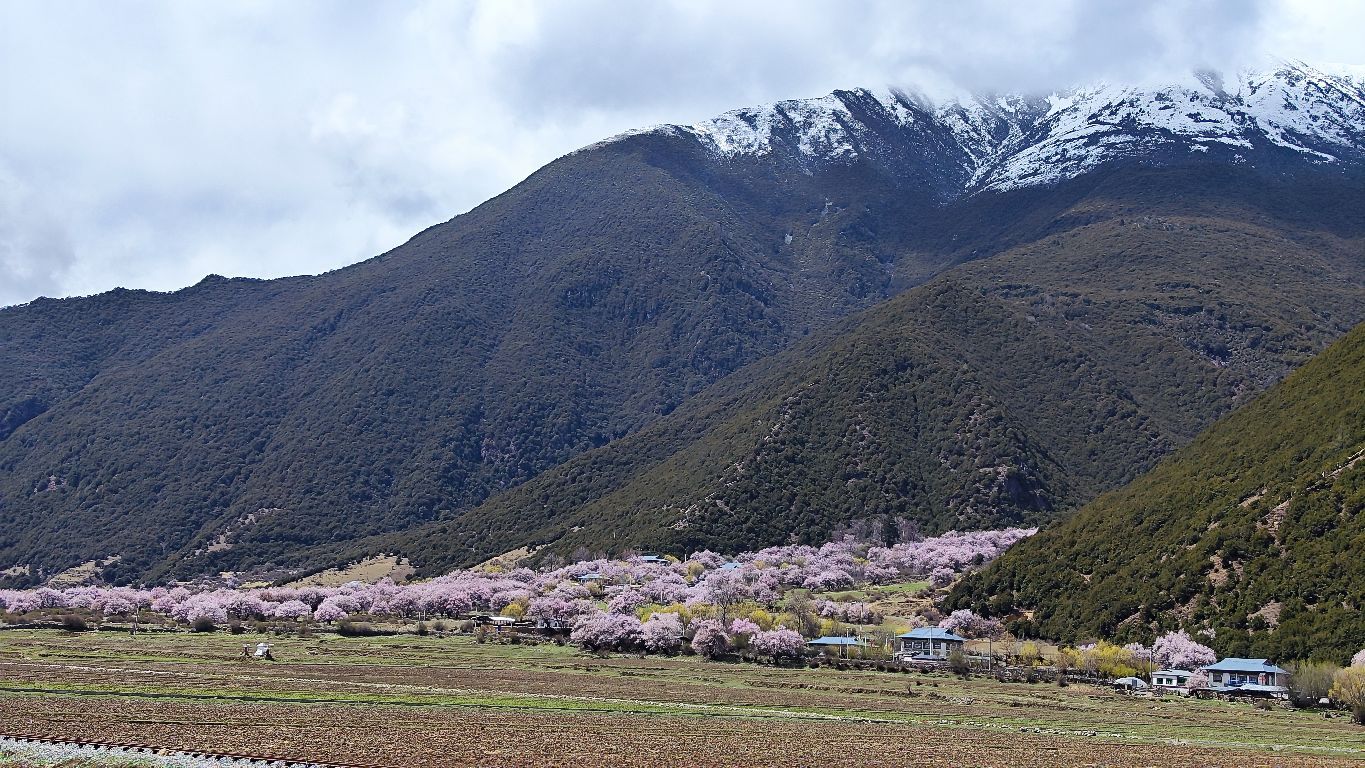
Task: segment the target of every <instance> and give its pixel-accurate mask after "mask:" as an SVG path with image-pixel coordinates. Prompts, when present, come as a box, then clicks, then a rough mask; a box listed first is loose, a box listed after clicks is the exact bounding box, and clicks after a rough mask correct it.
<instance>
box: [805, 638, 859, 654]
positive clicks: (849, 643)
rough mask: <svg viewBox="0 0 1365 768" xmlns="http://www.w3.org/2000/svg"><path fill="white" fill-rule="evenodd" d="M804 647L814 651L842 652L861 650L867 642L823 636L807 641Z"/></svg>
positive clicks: (857, 639)
mask: <svg viewBox="0 0 1365 768" xmlns="http://www.w3.org/2000/svg"><path fill="white" fill-rule="evenodd" d="M806 645H808V646H810V647H811V648H814V649H816V650H837V651H844V650H847V649H849V648H862V647H864V646H866V645H867V641H866V640H863V639H862V638H858V637H836V636H834V635H824V636H822V637H817V638H815V639H814V640H810V641H807V642H806Z"/></svg>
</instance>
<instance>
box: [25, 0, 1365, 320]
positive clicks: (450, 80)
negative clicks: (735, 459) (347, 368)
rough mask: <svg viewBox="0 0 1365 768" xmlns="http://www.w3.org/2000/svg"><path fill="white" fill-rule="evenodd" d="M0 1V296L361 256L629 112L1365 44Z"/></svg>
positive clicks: (869, 15)
mask: <svg viewBox="0 0 1365 768" xmlns="http://www.w3.org/2000/svg"><path fill="white" fill-rule="evenodd" d="M733 5H734V4H728V3H723V2H719V1H718V0H715V1H713V0H706V1H704V2H703V1H697V2H659V3H648V4H646V3H629V2H606V1H603V0H593V1H587V0H585V1H584V2H576V3H568V2H565V3H554V4H551V3H533V2H529V1H524V0H485V1H476V0H470V1H469V2H435V1H421V0H417V1H412V2H405V3H383V4H380V3H376V4H372V5H363V4H355V3H340V2H264V1H261V2H246V3H238V4H230V5H229V4H224V5H222V6H208V5H199V4H187V3H176V2H169V1H163V2H145V3H137V4H131V3H129V4H112V3H96V2H68V3H27V2H19V1H18V0H0V305H7V304H15V303H19V302H24V301H28V300H31V299H33V298H35V297H37V296H40V295H46V296H67V295H83V294H90V293H95V292H100V291H104V290H108V289H111V288H113V287H116V286H124V287H133V288H150V289H156V290H171V289H176V288H180V287H184V286H187V285H192V284H194V283H196V282H198V281H199V280H201V279H202V278H203V277H204V276H205V275H206V274H210V273H218V274H225V275H230V276H253V277H278V276H284V275H289V274H305V273H316V272H322V271H326V270H330V269H335V268H338V267H342V266H345V265H347V264H351V263H355V262H357V261H361V260H363V259H366V258H369V257H371V256H374V255H377V254H379V253H381V252H383V251H385V250H388V249H390V248H392V247H394V246H396V245H399V244H401V243H402V242H404V241H405V240H406V239H407V238H409V237H410V236H411V235H413V234H415V233H416V232H418V231H420V230H421V229H423V228H425V227H427V226H430V225H431V224H434V223H436V222H439V221H444V220H446V219H449V218H450V217H451V216H454V215H456V214H459V213H462V212H464V211H467V210H469V209H470V208H472V207H474V206H476V205H478V204H479V203H481V202H483V201H484V200H486V199H488V198H490V197H492V196H494V195H496V194H498V193H500V192H502V191H504V190H506V189H508V188H509V187H511V186H513V185H514V184H516V183H517V182H518V181H520V180H521V179H523V178H525V177H526V176H527V175H529V174H530V173H531V172H533V171H534V170H536V169H537V168H539V167H541V166H542V165H544V164H545V163H547V162H550V161H551V160H553V159H555V158H556V157H559V156H561V155H564V154H566V153H568V152H570V151H573V150H574V149H577V148H579V147H582V146H585V145H588V144H591V143H593V142H595V141H599V140H601V139H603V138H606V137H609V136H612V135H614V134H617V133H620V132H622V131H624V130H628V129H631V128H637V127H642V126H648V125H655V124H662V123H674V124H684V125H685V124H691V123H695V122H698V121H701V120H704V119H707V118H710V117H713V116H715V115H717V114H721V113H723V112H725V111H728V110H731V109H735V108H738V107H743V106H749V105H754V104H762V103H771V102H775V101H780V100H784V99H791V98H802V97H811V96H819V95H823V94H827V93H829V92H831V91H833V90H835V89H837V88H850V87H859V86H867V87H881V86H883V85H897V86H905V85H907V84H914V85H915V86H918V87H924V88H927V89H933V88H936V87H937V88H946V87H948V86H949V85H951V86H953V87H960V88H966V89H985V90H994V91H1016V90H1024V91H1038V90H1049V89H1052V88H1061V87H1066V86H1070V85H1078V84H1083V83H1086V82H1091V81H1094V80H1098V79H1110V80H1114V81H1121V82H1132V81H1149V80H1160V79H1163V78H1173V77H1176V76H1178V75H1183V73H1186V72H1188V71H1189V70H1191V69H1194V68H1197V67H1212V68H1218V69H1224V70H1227V69H1236V68H1239V67H1243V66H1248V65H1254V64H1256V63H1257V62H1260V61H1263V60H1264V58H1265V57H1266V56H1267V55H1269V54H1272V53H1273V54H1276V55H1279V56H1283V57H1286V58H1292V59H1303V60H1305V61H1308V62H1309V63H1312V64H1320V63H1329V62H1344V63H1356V64H1359V63H1365V55H1362V52H1361V50H1360V48H1361V47H1362V43H1361V42H1360V40H1359V34H1358V30H1360V29H1362V28H1365V3H1355V2H1303V1H1302V0H1282V1H1277V2H1272V1H1270V0H1236V1H1234V0H1212V1H1211V2H1197V1H1196V0H1170V1H1167V2H1153V3H1148V4H1135V3H1131V2H1116V1H1115V0H1049V1H1048V2H1035V3H998V2H981V1H979V0H978V1H971V0H968V1H966V2H959V3H955V4H953V5H952V6H951V7H947V5H946V4H940V3H928V2H916V3H905V2H866V3H861V4H858V5H840V6H837V7H836V6H831V5H830V4H824V3H817V2H805V1H804V0H803V1H800V2H791V1H788V2H772V1H765V2H753V3H745V4H740V5H738V7H732V6H733Z"/></svg>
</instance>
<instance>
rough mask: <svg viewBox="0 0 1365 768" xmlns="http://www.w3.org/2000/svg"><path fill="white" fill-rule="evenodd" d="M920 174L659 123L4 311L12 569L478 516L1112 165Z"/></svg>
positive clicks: (0, 397) (1042, 224) (248, 550)
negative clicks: (349, 252)
mask: <svg viewBox="0 0 1365 768" xmlns="http://www.w3.org/2000/svg"><path fill="white" fill-rule="evenodd" d="M902 160H904V158H902ZM924 176H925V174H921V173H918V172H917V166H916V165H915V164H914V163H911V162H908V161H906V162H898V164H897V165H895V166H894V168H893V167H890V166H888V165H886V164H878V163H875V162H872V161H859V162H856V163H853V164H850V165H839V166H836V167H831V168H829V169H825V170H822V171H819V172H813V173H807V172H805V171H804V170H801V169H791V168H785V167H781V166H780V165H775V164H774V163H771V162H768V161H766V160H761V159H747V160H735V161H733V162H727V163H724V164H717V163H716V162H714V158H713V157H712V156H711V155H709V154H707V153H706V152H705V151H704V150H703V149H702V148H701V147H699V146H697V145H696V144H695V143H694V142H687V141H682V140H680V139H677V138H676V137H672V138H670V137H667V136H659V135H642V136H637V137H634V138H631V139H629V140H623V141H619V142H615V143H611V144H608V145H604V146H600V147H594V148H591V149H589V150H585V151H583V152H579V153H575V154H573V155H570V156H568V157H565V158H563V159H561V160H559V161H557V162H555V163H552V164H551V165H549V166H547V167H546V168H544V169H542V170H541V171H539V172H537V173H536V174H534V175H533V176H531V177H530V178H529V179H527V180H526V181H525V182H523V183H522V184H520V185H518V186H517V187H516V188H514V189H512V190H510V191H509V192H507V193H506V194H504V195H502V196H500V197H498V198H495V199H494V200H491V201H489V202H488V203H486V204H484V205H483V206H480V207H479V208H478V209H476V210H474V211H472V212H470V213H469V214H466V215H464V216H460V217H457V218H456V219H454V220H452V221H450V222H447V223H445V224H442V225H439V226H436V227H433V228H431V229H429V230H427V231H425V232H422V233H421V234H419V235H417V236H416V237H414V238H413V239H412V240H411V241H409V242H408V243H406V244H404V245H403V246H401V247H399V248H397V249H395V250H394V251H392V252H390V253H387V254H384V255H382V256H380V257H377V258H375V259H372V260H370V261H367V262H364V263H362V264H358V265H355V266H353V267H349V268H346V269H343V270H338V271H336V272H332V273H329V274H325V275H319V276H316V277H301V278H291V279H286V280H271V281H257V280H240V279H237V280H225V279H222V278H211V279H207V280H205V281H204V282H203V283H202V284H200V285H198V286H195V287H193V288H190V289H186V290H184V291H179V292H176V293H172V294H158V293H149V292H145V291H125V290H119V291H114V292H111V293H108V294H103V295H100V296H94V297H89V298H79V299H63V300H48V299H43V300H38V301H35V302H33V303H31V304H29V305H26V306H21V307H13V308H8V309H3V310H0V359H3V364H0V571H6V572H9V573H10V574H11V576H10V579H11V580H12V581H19V582H23V583H37V582H41V581H43V580H44V579H46V578H48V577H50V576H52V575H54V574H56V573H58V572H60V571H61V570H63V569H65V568H68V567H71V566H74V565H76V564H78V563H82V562H85V561H91V560H97V561H104V560H106V559H109V558H112V557H114V556H117V557H118V559H117V560H113V561H110V562H109V564H108V565H107V566H106V567H105V568H104V572H103V576H104V577H105V578H107V579H110V580H113V581H125V580H129V579H137V578H147V577H155V576H159V575H160V574H163V573H164V572H165V570H166V569H167V568H169V567H171V566H172V565H173V566H175V567H176V568H177V569H178V571H177V572H182V573H184V572H201V571H203V570H209V571H214V570H218V569H223V568H239V567H253V568H257V567H265V566H268V565H270V564H271V563H277V562H283V561H285V560H288V559H290V558H293V557H294V556H295V555H296V553H297V552H299V551H300V550H301V549H304V548H308V547H314V546H326V545H329V544H334V543H341V542H346V541H352V540H355V539H357V538H360V537H364V536H369V535H375V534H380V533H384V532H390V531H395V530H401V529H403V528H406V527H409V526H412V525H414V524H418V523H421V522H424V521H429V520H433V519H436V518H439V517H443V516H449V515H451V514H456V513H458V512H460V511H462V510H465V509H468V508H471V507H474V506H477V505H478V504H480V503H481V502H483V501H484V500H485V499H487V498H488V497H489V496H490V495H493V494H496V493H498V492H499V491H502V490H505V489H507V488H510V487H514V486H516V485H517V484H519V483H521V482H523V481H525V480H527V479H529V478H531V477H534V476H536V475H537V474H538V473H540V472H542V471H544V470H546V469H548V468H550V467H554V466H557V465H558V464H560V463H562V462H564V461H565V460H567V459H570V458H572V457H574V456H576V455H579V454H581V453H583V452H585V451H589V450H592V449H594V448H597V447H600V446H602V445H604V444H606V443H608V442H610V441H612V440H615V439H618V438H620V437H622V436H624V435H627V434H630V433H632V432H634V431H636V430H638V429H640V428H641V427H643V426H645V425H647V424H650V423H651V422H653V421H654V420H656V419H658V418H659V417H660V416H661V415H663V414H666V413H669V412H670V411H672V410H673V409H675V408H676V407H678V405H679V404H680V403H682V402H684V401H685V400H686V399H687V398H688V397H689V396H691V395H693V394H695V393H697V392H699V391H701V390H703V389H704V388H706V387H707V386H708V385H710V384H711V383H712V382H714V381H716V380H717V379H719V378H721V377H723V376H724V375H726V374H728V373H730V372H732V371H735V370H737V369H739V368H741V367H742V366H744V365H746V364H748V363H751V362H754V361H755V360H758V359H760V358H762V357H764V356H766V355H769V354H772V353H773V352H776V351H778V350H780V349H783V348H785V347H786V346H787V345H789V344H790V343H792V342H794V341H796V340H800V339H802V338H805V337H806V336H808V335H809V334H811V333H815V332H818V331H820V330H821V329H823V328H826V327H828V325H829V324H830V323H831V322H833V321H834V320H836V319H838V318H840V317H844V316H846V315H848V314H849V313H851V312H854V311H856V310H859V309H862V308H866V307H868V306H870V305H872V304H874V303H876V302H878V301H880V300H883V299H885V298H887V297H889V296H891V295H893V294H894V293H896V292H897V291H899V290H901V289H902V288H904V287H905V286H907V285H914V284H917V283H920V282H923V280H924V279H926V278H927V277H928V276H930V275H933V274H935V273H937V272H939V271H942V270H943V269H945V268H947V267H950V266H951V265H952V264H954V263H957V262H960V261H963V260H967V259H971V258H973V257H980V256H984V255H989V254H991V253H995V252H997V251H998V250H1000V249H1002V248H1005V247H1007V246H1008V245H1009V244H1010V243H1014V242H1020V241H1029V240H1033V239H1036V238H1037V237H1038V236H1039V235H1040V233H1041V232H1044V231H1047V230H1048V229H1051V228H1056V227H1058V226H1065V225H1064V224H1059V223H1058V222H1057V221H1056V214H1057V213H1058V212H1059V211H1062V210H1066V209H1068V207H1069V206H1070V205H1072V203H1073V202H1074V200H1075V199H1077V198H1080V197H1083V196H1084V195H1085V194H1087V190H1088V189H1089V188H1090V187H1091V186H1092V184H1093V182H1090V181H1088V180H1087V181H1085V182H1078V183H1075V184H1071V185H1068V186H1064V187H1059V188H1056V189H1039V190H1023V191H1020V192H1018V193H1016V194H1012V195H1008V196H1003V197H999V198H992V199H990V200H985V199H982V200H976V199H969V200H962V201H959V202H957V203H955V204H953V205H947V206H945V205H940V203H941V202H942V200H941V199H940V197H941V190H940V189H938V188H937V187H934V186H932V185H931V184H929V183H928V182H926V181H924V180H923V178H924ZM940 186H941V185H940ZM12 569H13V570H12Z"/></svg>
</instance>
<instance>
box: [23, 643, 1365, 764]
mask: <svg viewBox="0 0 1365 768" xmlns="http://www.w3.org/2000/svg"><path fill="white" fill-rule="evenodd" d="M15 665H16V666H26V667H39V668H43V669H53V670H64V671H76V672H94V673H103V674H108V673H132V674H141V675H151V676H163V677H178V678H201V677H222V675H221V674H218V675H213V674H204V673H198V672H194V671H165V670H142V669H130V668H126V667H91V666H83V665H69V664H52V663H38V662H23V663H18V664H15ZM232 679H233V680H234V681H254V682H260V683H275V684H295V685H319V684H325V683H329V682H331V683H336V684H341V685H346V686H351V687H355V688H367V689H373V690H380V691H392V692H396V693H404V692H406V693H412V694H418V696H417V697H415V698H393V697H364V696H363V694H362V695H361V696H360V697H337V696H335V695H332V696H315V695H310V694H308V693H306V692H303V691H299V692H284V691H281V692H279V693H277V694H276V693H264V694H246V693H243V694H227V693H224V692H222V691H217V690H208V689H187V690H180V691H169V690H168V691H166V692H164V693H156V692H150V691H138V690H129V689H126V688H121V687H117V686H99V687H89V686H84V685H82V686H80V687H76V686H75V685H74V684H73V685H71V686H67V685H61V684H58V685H57V686H56V687H52V688H47V689H38V688H22V687H7V688H6V689H5V690H9V691H12V692H15V693H40V694H49V695H63V694H71V695H102V696H138V697H147V698H195V699H209V700H212V699H230V700H240V701H259V702H290V703H316V704H360V703H382V704H392V705H403V706H454V707H494V708H500V709H513V710H529V711H561V712H582V711H590V712H619V713H630V714H690V715H696V716H709V717H738V718H760V719H783V720H825V721H834V722H857V723H884V724H910V725H926V726H937V727H946V728H968V729H977V730H996V731H1010V732H1026V733H1039V734H1046V735H1057V736H1065V737H1070V738H1102V739H1118V740H1125V741H1129V742H1137V743H1149V744H1164V745H1174V746H1183V745H1193V746H1208V747H1216V748H1228V749H1271V750H1275V751H1294V752H1308V753H1331V754H1365V748H1351V747H1338V746H1330V745H1321V744H1318V745H1309V744H1285V743H1279V742H1273V741H1230V740H1219V739H1199V738H1178V739H1177V738H1168V737H1160V736H1152V735H1149V734H1139V733H1131V732H1129V733H1125V732H1121V731H1110V730H1099V729H1094V728H1064V727H1055V726H1040V725H1038V723H1039V721H1038V720H1036V719H1018V718H1010V719H1009V722H1000V720H999V719H996V720H989V721H981V720H974V719H963V718H943V717H934V716H923V715H917V714H914V713H904V714H902V713H890V714H888V713H885V712H878V713H875V714H873V713H868V712H859V711H858V710H857V709H855V708H850V709H849V710H842V711H835V710H828V709H822V708H814V707H812V708H775V707H768V706H764V705H757V704H744V705H738V704H715V703H691V702H670V701H658V700H652V699H633V698H620V697H605V696H581V695H577V696H576V695H569V694H548V693H528V692H518V693H515V694H507V693H504V692H502V691H496V690H488V689H478V688H442V687H434V686H422V685H412V684H407V683H380V682H365V681H354V680H347V681H334V680H330V681H329V680H327V679H325V678H295V677H271V676H260V675H250V676H240V675H233V676H232ZM532 702H537V703H532ZM542 702H544V703H551V704H553V703H559V702H576V703H579V704H591V705H602V706H590V707H582V706H577V707H574V706H545V704H544V703H542Z"/></svg>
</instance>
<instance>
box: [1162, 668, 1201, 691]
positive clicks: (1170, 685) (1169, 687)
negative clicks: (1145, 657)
mask: <svg viewBox="0 0 1365 768" xmlns="http://www.w3.org/2000/svg"><path fill="white" fill-rule="evenodd" d="M1192 674H1194V673H1193V672H1190V671H1188V670H1184V669H1158V670H1157V671H1155V672H1153V673H1152V687H1153V688H1155V689H1157V690H1158V691H1171V692H1173V693H1189V691H1190V675H1192Z"/></svg>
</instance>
